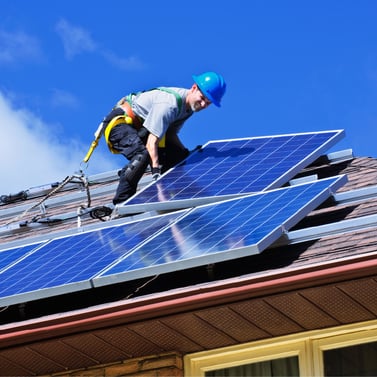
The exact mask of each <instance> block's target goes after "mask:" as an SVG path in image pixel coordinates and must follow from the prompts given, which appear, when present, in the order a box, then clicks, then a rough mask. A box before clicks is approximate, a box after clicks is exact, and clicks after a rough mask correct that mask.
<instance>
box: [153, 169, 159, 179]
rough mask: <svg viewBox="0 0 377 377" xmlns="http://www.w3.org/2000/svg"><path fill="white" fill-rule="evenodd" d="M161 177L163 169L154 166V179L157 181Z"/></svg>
mask: <svg viewBox="0 0 377 377" xmlns="http://www.w3.org/2000/svg"><path fill="white" fill-rule="evenodd" d="M160 177H161V169H160V168H152V179H153V180H154V181H157V179H159V178H160Z"/></svg>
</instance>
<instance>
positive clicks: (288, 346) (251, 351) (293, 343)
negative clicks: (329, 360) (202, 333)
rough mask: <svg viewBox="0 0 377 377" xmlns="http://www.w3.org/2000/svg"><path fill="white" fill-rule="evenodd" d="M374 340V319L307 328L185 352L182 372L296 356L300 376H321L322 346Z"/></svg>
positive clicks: (196, 372)
mask: <svg viewBox="0 0 377 377" xmlns="http://www.w3.org/2000/svg"><path fill="white" fill-rule="evenodd" d="M371 341H377V320H374V321H368V322H362V323H357V324H353V325H345V326H339V327H334V328H329V329H324V330H316V331H308V332H304V333H299V334H294V335H288V336H284V337H278V338H273V339H267V340H261V341H256V342H251V343H244V344H240V345H236V346H231V347H225V348H219V349H216V350H211V351H204V352H198V353H194V354H189V355H186V356H185V358H184V364H185V368H184V370H185V376H201V377H204V376H205V372H207V371H210V370H216V369H222V368H230V367H234V366H239V365H243V364H251V363H257V362H261V361H266V360H273V359H278V358H284V357H290V356H298V359H299V366H300V376H313V375H315V376H318V377H321V376H323V358H322V353H323V351H324V350H328V349H334V348H341V347H347V346H349V345H356V344H362V343H367V342H371Z"/></svg>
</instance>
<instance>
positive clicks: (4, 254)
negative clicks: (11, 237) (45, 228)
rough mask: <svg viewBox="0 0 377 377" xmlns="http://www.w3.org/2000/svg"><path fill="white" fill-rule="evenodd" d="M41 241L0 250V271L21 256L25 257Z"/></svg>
mask: <svg viewBox="0 0 377 377" xmlns="http://www.w3.org/2000/svg"><path fill="white" fill-rule="evenodd" d="M40 245H41V243H38V244H34V245H24V246H19V247H16V248H13V249H8V250H2V251H0V273H1V272H2V271H4V270H5V269H6V268H7V267H9V266H11V265H12V264H13V263H16V262H17V261H19V260H20V259H21V258H24V257H26V256H27V255H28V254H29V253H30V252H32V250H35V249H36V248H37V247H38V246H40Z"/></svg>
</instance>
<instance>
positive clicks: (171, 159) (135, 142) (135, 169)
mask: <svg viewBox="0 0 377 377" xmlns="http://www.w3.org/2000/svg"><path fill="white" fill-rule="evenodd" d="M118 112H119V109H116V110H113V111H112V112H111V113H110V114H109V115H108V116H107V117H106V119H105V121H107V122H109V121H110V120H111V119H112V118H113V117H115V116H116V115H120V114H119V113H118ZM148 135H149V133H148V131H147V130H146V129H145V128H144V127H142V128H141V129H140V130H136V129H135V128H134V127H133V126H132V125H129V124H126V123H121V124H118V125H117V126H115V127H114V128H113V129H112V130H111V132H110V135H109V141H110V142H111V144H112V146H113V148H114V149H116V150H117V151H118V152H119V153H120V154H122V155H123V156H125V157H126V158H127V159H128V160H129V163H128V164H127V165H126V166H124V168H123V169H122V170H121V171H120V174H119V185H118V188H117V190H116V193H115V196H114V198H113V203H114V204H118V203H121V202H124V201H126V200H127V199H128V198H130V197H131V196H132V195H134V194H135V192H136V189H137V185H138V183H139V181H140V179H141V177H142V176H143V174H144V172H145V169H146V168H147V166H148V165H149V164H150V156H149V153H148V151H147V149H146V147H145V144H146V141H147V138H148ZM187 156H188V150H187V149H186V148H184V147H182V146H180V145H176V144H174V143H172V142H170V141H169V138H168V137H167V138H166V147H165V148H159V162H160V164H161V165H162V169H161V171H162V172H165V171H167V170H168V169H170V168H171V167H173V166H174V165H176V164H177V163H179V162H180V161H182V160H183V159H185V158H186V157H187Z"/></svg>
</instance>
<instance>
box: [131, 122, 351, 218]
mask: <svg viewBox="0 0 377 377" xmlns="http://www.w3.org/2000/svg"><path fill="white" fill-rule="evenodd" d="M343 134H344V133H343V131H342V130H336V131H324V132H315V133H302V134H292V135H282V136H269V137H255V138H248V139H237V140H228V141H213V142H209V143H208V144H207V145H205V146H204V147H203V148H202V150H200V151H197V152H196V153H194V154H192V155H191V156H190V157H189V158H188V159H187V160H186V161H185V162H184V163H182V164H180V165H178V166H176V167H174V168H173V169H172V170H171V171H169V172H168V173H166V175H164V176H163V177H162V178H161V179H160V180H159V181H158V185H155V184H152V185H150V186H148V187H146V188H145V189H144V190H142V191H140V192H139V193H137V194H136V195H135V196H133V197H132V198H130V199H129V200H128V201H127V202H126V203H125V205H124V208H125V210H126V211H130V212H131V211H132V206H135V207H136V206H137V205H139V206H140V205H145V204H146V203H158V202H166V201H182V200H187V199H195V198H208V197H219V196H227V195H235V194H244V193H251V192H260V191H265V190H268V189H272V188H277V187H281V186H282V185H283V184H285V183H286V182H288V181H289V179H291V178H292V177H293V176H294V175H295V174H297V172H299V171H300V170H301V169H302V168H303V167H305V166H307V165H309V164H310V163H311V162H313V161H314V160H315V159H316V158H318V157H319V156H320V155H321V154H322V153H323V152H324V151H326V150H327V149H328V148H330V147H331V146H332V145H333V144H335V143H336V142H337V141H338V140H339V139H340V138H341V137H343Z"/></svg>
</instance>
